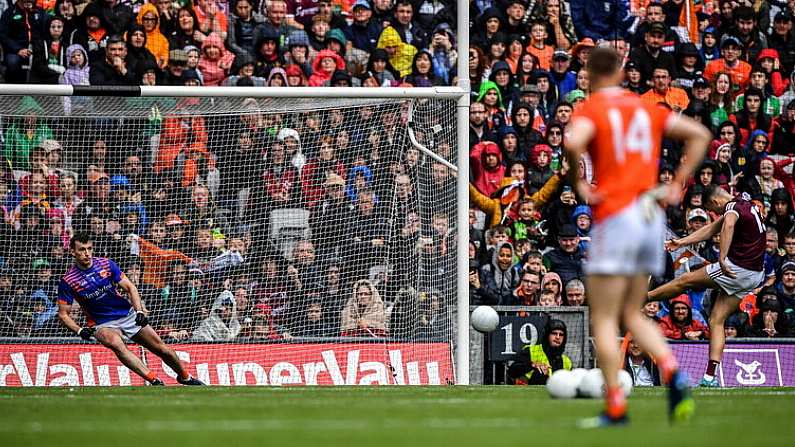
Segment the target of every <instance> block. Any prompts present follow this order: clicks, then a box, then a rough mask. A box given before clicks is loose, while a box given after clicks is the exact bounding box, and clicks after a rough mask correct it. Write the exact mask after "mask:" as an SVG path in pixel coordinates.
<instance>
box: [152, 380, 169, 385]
mask: <svg viewBox="0 0 795 447" xmlns="http://www.w3.org/2000/svg"><path fill="white" fill-rule="evenodd" d="M149 385H151V386H166V384H165V383H163V381H162V380H160V379H155V380H153V381H152V382H150V383H149Z"/></svg>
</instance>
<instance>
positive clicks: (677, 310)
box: [659, 294, 709, 340]
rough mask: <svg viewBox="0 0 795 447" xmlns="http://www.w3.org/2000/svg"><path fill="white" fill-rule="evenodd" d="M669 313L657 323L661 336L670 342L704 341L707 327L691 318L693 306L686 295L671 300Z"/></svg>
mask: <svg viewBox="0 0 795 447" xmlns="http://www.w3.org/2000/svg"><path fill="white" fill-rule="evenodd" d="M669 306H670V308H671V312H670V313H669V314H668V315H666V316H664V317H662V318H661V319H660V322H659V326H660V330H661V331H662V333H663V336H665V337H666V338H670V339H672V340H706V339H708V338H709V327H707V326H706V325H705V324H704V323H702V322H700V321H698V320H697V319H694V318H693V305H692V304H691V303H690V297H689V296H687V295H686V294H682V295H679V296H677V297H676V298H673V299H671V302H670V304H669Z"/></svg>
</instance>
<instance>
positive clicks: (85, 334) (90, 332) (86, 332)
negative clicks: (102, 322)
mask: <svg viewBox="0 0 795 447" xmlns="http://www.w3.org/2000/svg"><path fill="white" fill-rule="evenodd" d="M94 332H96V329H94V328H93V327H81V328H80V329H79V330H78V331H77V335H79V336H80V338H82V339H83V340H85V341H89V340H91V337H93V336H94Z"/></svg>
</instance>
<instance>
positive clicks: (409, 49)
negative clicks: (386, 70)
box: [376, 26, 417, 77]
mask: <svg viewBox="0 0 795 447" xmlns="http://www.w3.org/2000/svg"><path fill="white" fill-rule="evenodd" d="M376 47H377V48H381V49H386V48H387V47H398V49H397V51H396V52H395V54H394V55H392V56H389V63H390V64H392V67H393V68H394V69H395V70H397V71H399V72H400V76H401V77H404V76H408V75H410V74H411V63H412V62H413V61H414V55H415V54H417V48H416V47H414V45H409V44H407V43H405V42H403V41H402V40H401V39H400V34H398V32H397V30H396V29H395V28H392V27H391V26H387V27H386V28H384V30H383V31H382V32H381V36H379V37H378V44H377V45H376Z"/></svg>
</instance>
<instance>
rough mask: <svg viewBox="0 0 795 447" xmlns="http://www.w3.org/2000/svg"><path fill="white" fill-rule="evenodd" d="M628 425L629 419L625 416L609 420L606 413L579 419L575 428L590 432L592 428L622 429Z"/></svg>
mask: <svg viewBox="0 0 795 447" xmlns="http://www.w3.org/2000/svg"><path fill="white" fill-rule="evenodd" d="M627 424H629V417H628V416H627V415H626V414H625V415H623V416H621V417H620V418H617V419H616V418H611V417H610V416H608V415H607V413H602V414H600V415H599V416H596V417H592V418H585V419H580V420H579V421H577V428H580V429H583V430H590V429H594V428H608V427H622V426H624V425H627Z"/></svg>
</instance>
